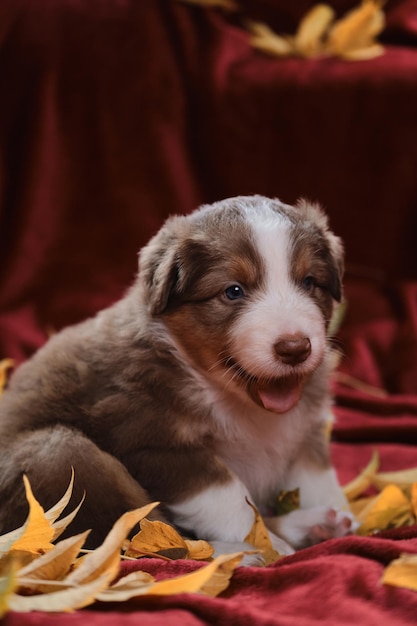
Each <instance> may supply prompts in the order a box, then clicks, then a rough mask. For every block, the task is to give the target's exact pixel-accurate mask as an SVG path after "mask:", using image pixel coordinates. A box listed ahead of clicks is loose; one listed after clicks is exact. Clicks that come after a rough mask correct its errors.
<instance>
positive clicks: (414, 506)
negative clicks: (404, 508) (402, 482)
mask: <svg viewBox="0 0 417 626" xmlns="http://www.w3.org/2000/svg"><path fill="white" fill-rule="evenodd" d="M410 498H411V511H412V513H413V515H414V517H415V518H416V519H417V482H415V483H413V484H412V485H411V489H410Z"/></svg>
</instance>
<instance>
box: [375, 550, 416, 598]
mask: <svg viewBox="0 0 417 626" xmlns="http://www.w3.org/2000/svg"><path fill="white" fill-rule="evenodd" d="M382 582H383V583H384V584H385V585H393V586H394V587H402V588H405V589H412V590H413V591H417V555H416V554H402V555H401V556H400V557H399V558H398V559H395V560H394V561H392V562H391V563H390V564H389V565H388V566H387V567H386V568H385V570H384V574H383V576H382Z"/></svg>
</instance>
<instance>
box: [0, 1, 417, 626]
mask: <svg viewBox="0 0 417 626" xmlns="http://www.w3.org/2000/svg"><path fill="white" fill-rule="evenodd" d="M312 4H313V3H312V2H309V1H308V0H303V1H302V2H297V3H295V2H292V0H259V2H258V0H256V2H255V0H242V2H241V5H242V6H243V7H244V10H243V11H242V13H241V14H238V15H228V14H224V13H222V12H221V11H218V10H213V9H203V8H199V7H195V6H191V5H186V4H181V3H179V2H176V0H105V1H103V0H36V2H34V1H33V0H3V2H1V3H0V94H1V98H0V357H13V358H15V359H16V360H17V361H18V362H19V361H21V360H23V359H24V358H26V357H27V356H29V355H30V354H31V353H32V352H33V351H34V350H35V349H36V348H38V347H39V346H40V345H42V343H43V342H44V341H45V340H46V338H47V336H48V334H49V333H50V332H53V331H55V330H57V329H59V328H61V327H62V326H64V325H66V324H69V323H72V322H76V321H78V320H80V319H83V318H85V317H86V316H88V315H91V314H92V313H94V312H96V311H97V310H98V309H99V308H101V307H103V306H106V305H107V304H110V303H111V302H113V301H114V300H115V299H116V298H118V297H119V296H120V295H121V294H122V293H123V291H124V290H125V289H126V287H127V286H128V284H129V283H130V281H131V280H132V278H133V276H134V274H135V271H136V254H137V251H138V249H139V248H140V247H141V246H142V245H143V244H144V243H145V242H146V241H147V240H148V238H149V237H150V235H151V234H152V233H154V232H155V231H156V230H157V229H158V228H159V226H160V224H161V223H162V221H163V220H164V219H165V217H166V216H167V215H168V214H169V213H173V212H180V213H183V212H189V211H191V210H192V209H193V208H195V207H196V206H197V205H198V204H199V203H201V202H205V201H213V200H216V199H220V198H223V197H227V196H231V195H235V194H247V193H263V194H266V195H272V196H278V197H280V198H281V199H283V200H284V201H286V202H293V201H294V200H296V198H297V197H299V196H305V197H308V198H310V199H313V200H318V201H320V202H321V203H322V204H323V205H324V206H325V208H326V209H327V211H328V213H329V215H330V221H331V225H332V227H333V228H334V230H335V231H336V232H337V233H338V234H340V235H341V236H342V237H343V239H344V240H345V244H346V253H347V281H346V297H347V302H348V308H347V315H346V319H345V320H344V323H343V326H342V328H341V331H340V333H339V334H338V337H337V344H338V345H339V346H340V348H341V351H342V352H343V354H344V355H345V356H344V358H343V360H342V364H341V367H340V372H341V374H342V375H343V377H340V376H339V378H338V379H336V380H335V392H336V396H337V402H336V409H335V410H336V415H337V422H336V425H335V429H334V442H333V444H332V455H333V458H334V462H335V464H336V467H337V470H338V472H339V475H340V478H341V481H342V482H346V481H347V480H349V479H350V478H352V477H354V476H355V475H356V474H357V472H358V471H359V470H360V469H361V468H362V467H363V466H364V465H365V464H366V463H367V462H368V460H369V458H370V455H371V452H372V449H373V448H374V447H377V449H378V450H379V452H380V455H381V462H382V469H384V470H390V469H402V468H406V467H411V466H416V465H417V350H416V348H417V345H416V344H417V282H416V281H417V253H416V237H417V176H416V171H417V49H416V44H417V2H416V0H390V2H388V3H387V5H386V12H387V29H386V31H385V32H384V34H383V37H382V38H383V40H384V42H385V43H386V53H385V55H384V56H382V57H380V58H378V59H375V60H372V61H367V62H360V63H349V62H345V61H341V60H338V59H324V60H301V59H273V58H269V57H267V56H265V55H263V54H262V53H260V52H258V51H256V50H254V49H252V48H251V46H250V45H249V43H248V38H247V35H246V34H245V31H244V29H243V21H244V18H245V17H247V16H251V17H254V18H259V19H265V20H267V21H268V23H269V24H271V25H272V26H273V27H275V28H276V30H278V31H280V32H291V31H292V30H294V28H295V26H296V24H297V22H298V20H299V19H300V17H301V15H302V14H303V13H304V12H305V10H307V9H308V8H309V7H310V6H311V5H312ZM354 4H356V1H355V2H350V1H349V0H338V1H335V2H333V6H335V8H336V9H337V10H338V13H339V14H342V13H343V12H345V11H346V10H347V9H348V8H349V7H352V6H353V5H354ZM358 381H359V385H358ZM364 383H365V384H366V385H367V386H364ZM401 551H411V552H416V553H417V529H416V528H414V527H413V528H410V529H404V530H400V531H392V532H391V533H388V534H385V535H384V536H383V537H379V538H375V537H373V538H366V539H365V538H347V539H341V540H335V541H331V542H328V543H325V544H323V545H320V546H317V547H315V548H313V549H310V550H306V551H303V552H300V553H299V554H296V555H295V556H293V557H290V558H286V559H283V560H282V561H280V562H279V563H278V564H276V565H274V566H271V567H269V568H267V569H251V568H250V569H243V570H239V571H238V572H237V573H236V575H235V577H234V579H233V582H232V585H231V587H230V589H229V590H228V592H227V593H226V594H225V595H224V597H222V598H218V599H209V598H203V597H200V596H186V595H182V596H176V597H173V598H167V599H158V601H154V602H152V603H149V602H145V603H138V604H137V605H136V606H133V607H132V606H131V605H130V606H129V607H128V608H126V607H123V606H112V607H107V608H106V609H103V608H102V607H95V608H94V609H92V610H90V611H88V613H86V612H85V611H84V612H77V613H75V614H73V615H60V616H59V617H57V616H54V615H52V616H51V615H44V614H31V615H26V616H25V615H20V614H9V615H8V616H7V617H5V618H4V620H3V621H4V624H5V625H7V626H18V625H22V624H28V625H35V624H40V623H42V624H45V625H47V624H59V625H61V624H62V625H63V626H64V625H65V624H67V623H68V624H69V623H71V624H81V623H84V621H86V620H87V619H88V620H89V621H91V622H92V623H94V625H95V626H105V625H106V624H113V623H115V621H116V622H117V623H120V624H134V623H138V622H140V623H141V624H143V625H144V626H147V625H153V624H157V623H158V624H159V623H161V621H164V623H165V622H166V624H167V625H168V624H169V625H172V626H177V625H178V626H179V625H186V626H188V625H190V626H191V625H192V626H194V625H197V624H199V625H202V624H210V623H221V624H236V625H237V626H244V625H245V624H249V623H250V624H268V625H269V624H277V625H278V624H279V625H285V626H287V625H288V626H291V625H294V626H295V625H297V626H300V625H301V626H302V625H304V624H312V623H315V622H316V621H320V622H321V623H325V624H329V625H332V626H335V625H338V624H351V623H353V622H355V623H356V624H358V625H362V624H363V625H365V624H373V623H375V624H376V623H377V624H381V625H384V624H389V625H391V624H399V625H401V624H406V623H410V622H413V621H415V615H416V611H417V596H416V594H414V593H413V592H411V591H406V590H399V589H393V588H389V587H384V586H381V584H380V577H381V574H382V570H383V567H384V565H385V564H387V563H388V561H389V560H390V559H392V558H394V557H396V556H397V555H398V554H399V553H400V552H401ZM124 567H125V569H126V570H127V569H128V568H129V567H145V568H147V569H148V570H149V571H152V573H154V574H155V575H156V576H157V577H160V576H165V575H168V574H169V573H178V574H179V573H182V572H185V571H188V570H190V569H194V568H195V567H199V565H198V564H196V563H192V562H184V561H180V562H176V563H171V564H165V563H161V562H159V561H154V560H146V561H140V562H139V563H138V564H137V565H129V566H127V565H126V566H124Z"/></svg>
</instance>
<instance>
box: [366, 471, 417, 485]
mask: <svg viewBox="0 0 417 626" xmlns="http://www.w3.org/2000/svg"><path fill="white" fill-rule="evenodd" d="M416 482H417V467H413V468H410V469H406V470H400V471H396V472H378V474H376V475H375V477H374V479H373V484H374V485H375V486H376V487H377V488H378V489H383V488H384V487H386V486H387V485H396V486H397V487H399V488H400V489H402V490H404V489H407V488H410V487H411V485H412V484H413V483H416Z"/></svg>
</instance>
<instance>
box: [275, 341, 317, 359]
mask: <svg viewBox="0 0 417 626" xmlns="http://www.w3.org/2000/svg"><path fill="white" fill-rule="evenodd" d="M274 352H275V354H276V356H277V357H278V359H279V360H280V361H282V362H283V363H285V364H287V365H298V364H299V363H303V362H304V361H306V360H307V359H308V357H309V356H310V354H311V342H310V339H309V338H308V337H301V336H300V335H286V336H284V337H281V338H280V339H279V340H278V341H277V342H276V343H275V344H274Z"/></svg>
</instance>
